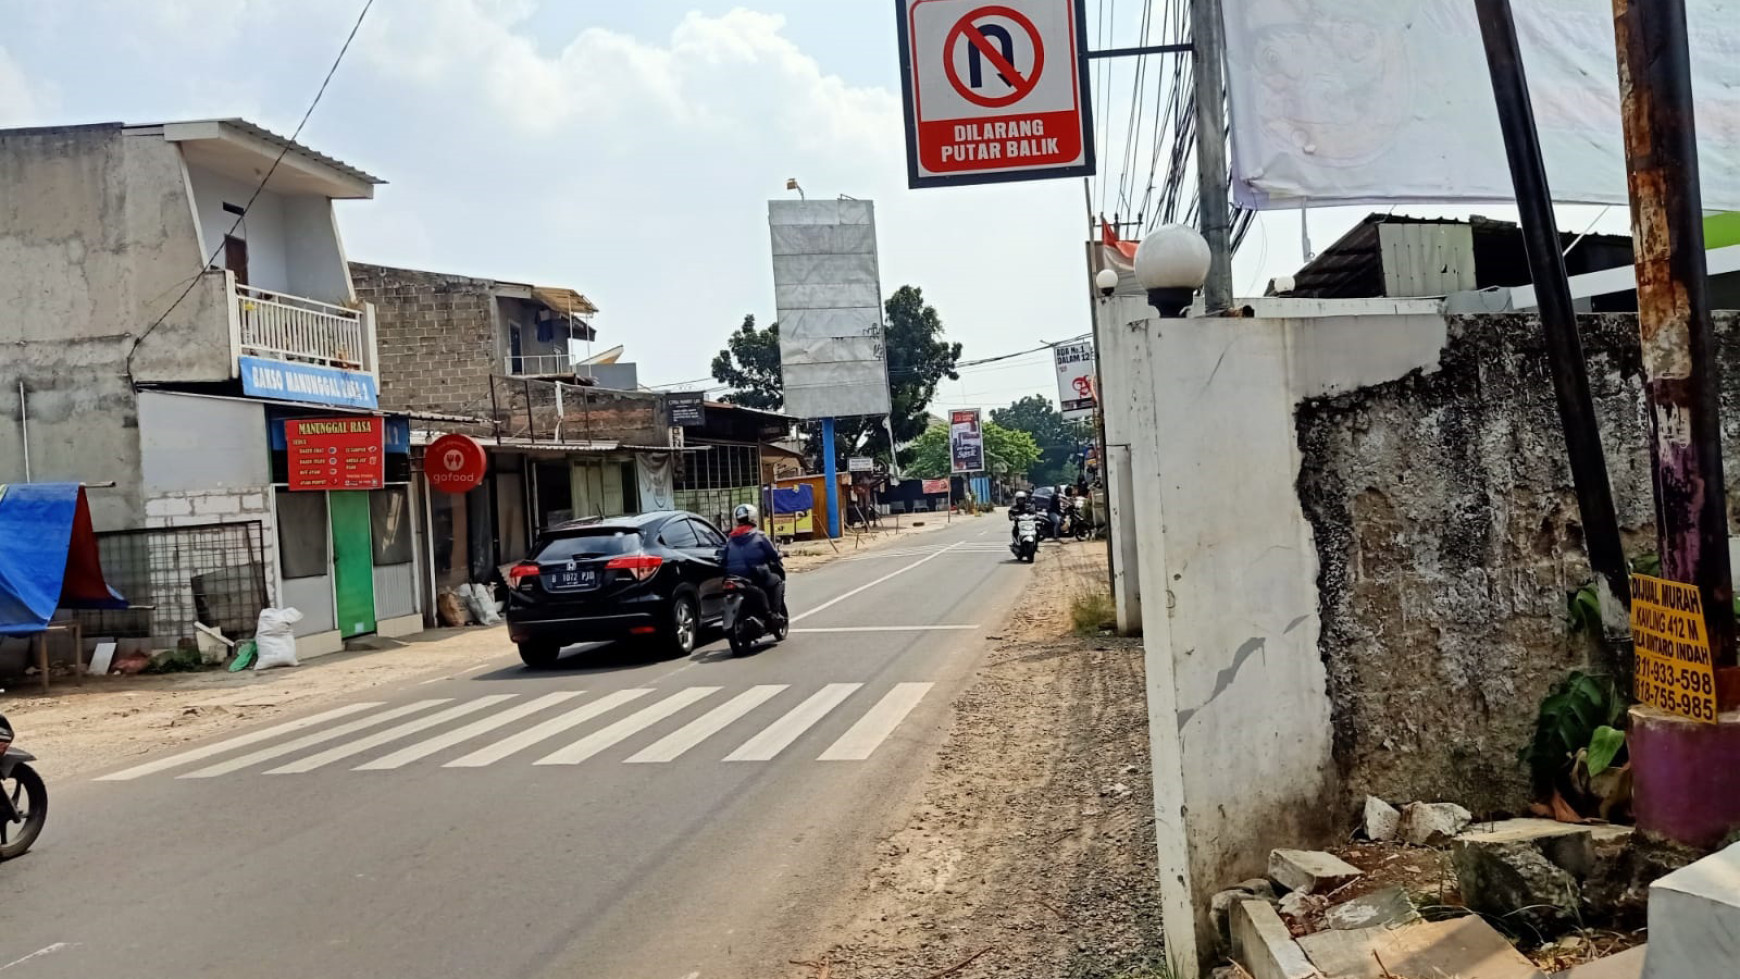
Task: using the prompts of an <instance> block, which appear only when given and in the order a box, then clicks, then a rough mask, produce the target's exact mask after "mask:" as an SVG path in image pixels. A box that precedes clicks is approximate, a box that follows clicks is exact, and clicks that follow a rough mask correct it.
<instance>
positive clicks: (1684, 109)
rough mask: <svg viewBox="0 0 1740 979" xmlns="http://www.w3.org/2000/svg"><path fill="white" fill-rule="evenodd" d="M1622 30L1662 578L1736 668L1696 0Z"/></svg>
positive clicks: (1632, 16)
mask: <svg viewBox="0 0 1740 979" xmlns="http://www.w3.org/2000/svg"><path fill="white" fill-rule="evenodd" d="M1613 28H1614V35H1615V37H1616V40H1617V48H1618V55H1619V103H1620V115H1621V117H1622V118H1623V121H1624V124H1625V172H1626V177H1627V180H1628V182H1629V184H1630V191H1631V230H1632V249H1633V252H1634V253H1635V255H1636V262H1637V324H1638V331H1639V333H1640V335H1641V339H1642V349H1643V370H1644V390H1645V392H1646V395H1647V397H1648V400H1649V411H1650V428H1651V432H1652V434H1653V436H1654V438H1653V439H1652V441H1651V442H1650V457H1651V462H1652V463H1653V464H1654V468H1655V513H1656V535H1657V538H1658V540H1659V543H1660V549H1661V550H1660V553H1661V568H1662V574H1663V575H1664V576H1665V577H1667V578H1671V579H1673V580H1675V581H1683V582H1688V583H1691V584H1694V585H1697V587H1698V591H1699V593H1700V594H1701V595H1702V597H1703V605H1704V619H1705V625H1706V628H1707V629H1708V632H1709V638H1710V651H1711V654H1712V656H1713V658H1714V660H1715V663H1716V665H1717V666H1733V665H1734V607H1733V601H1734V586H1733V581H1732V579H1731V576H1730V570H1729V567H1728V514H1727V491H1726V482H1725V481H1724V479H1723V477H1722V442H1721V425H1720V418H1719V410H1720V404H1719V402H1718V399H1717V391H1716V376H1715V333H1714V330H1713V329H1712V328H1711V325H1710V297H1709V290H1708V285H1709V283H1708V278H1707V270H1706V268H1705V263H1704V225H1703V194H1702V191H1701V189H1700V187H1699V183H1698V144H1697V128H1696V126H1695V125H1694V122H1693V116H1692V72H1691V58H1690V54H1689V52H1688V50H1687V44H1686V8H1685V4H1684V2H1683V0H1613ZM1724 706H1728V705H1724Z"/></svg>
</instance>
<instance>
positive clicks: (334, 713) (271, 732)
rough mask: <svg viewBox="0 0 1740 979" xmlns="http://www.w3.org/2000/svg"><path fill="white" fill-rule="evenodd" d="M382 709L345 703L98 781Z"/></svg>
mask: <svg viewBox="0 0 1740 979" xmlns="http://www.w3.org/2000/svg"><path fill="white" fill-rule="evenodd" d="M379 706H381V704H380V702H379V701H370V702H368V703H361V704H345V705H344V706H343V707H334V708H333V709H331V710H328V711H322V712H320V713H318V714H312V715H310V716H308V717H299V718H297V719H296V720H294V721H287V722H285V723H283V724H274V725H272V726H271V727H268V728H262V729H260V730H258V731H253V732H251V733H248V734H243V735H240V736H238V737H234V738H230V739H229V740H228V741H219V742H218V743H217V744H208V745H206V746H205V747H203V748H195V749H193V750H192V751H184V752H182V753H181V754H179V755H170V756H169V757H167V758H159V759H157V760H156V761H148V762H146V763H145V764H143V765H138V766H135V767H133V768H129V769H127V770H126V771H121V772H116V773H114V774H113V775H103V776H100V777H99V778H97V779H96V781H98V782H126V781H130V780H132V779H136V778H139V777H141V776H145V775H153V774H156V773H157V772H161V771H164V770H166V769H170V768H175V767H176V766H178V765H185V764H188V763H189V762H195V761H199V760H201V759H203V758H210V757H211V756H213V755H221V754H223V753H224V752H226V751H230V750H232V749H234V748H242V747H246V746H247V745H250V744H259V743H260V742H261V741H267V740H270V739H272V738H275V737H277V736H278V735H280V734H289V733H290V732H291V731H300V730H302V729H303V728H305V727H313V726H314V725H316V724H319V723H321V722H322V721H330V720H333V719H335V718H339V717H345V716H348V715H350V714H355V713H356V712H358V711H364V710H372V709H373V708H376V707H379Z"/></svg>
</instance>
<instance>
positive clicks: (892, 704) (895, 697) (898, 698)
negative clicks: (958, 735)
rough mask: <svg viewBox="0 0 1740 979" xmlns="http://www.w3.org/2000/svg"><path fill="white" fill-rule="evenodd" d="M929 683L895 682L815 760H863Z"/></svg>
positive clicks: (919, 697) (904, 716) (889, 732)
mask: <svg viewBox="0 0 1740 979" xmlns="http://www.w3.org/2000/svg"><path fill="white" fill-rule="evenodd" d="M933 686H935V684H931V683H896V684H895V685H894V689H893V690H890V691H888V693H887V694H886V695H884V696H883V698H882V699H881V700H878V701H877V702H876V706H874V707H872V708H870V709H869V710H868V711H866V712H865V713H864V716H863V717H861V718H859V719H858V723H856V724H854V725H852V726H851V727H850V728H849V729H847V731H846V733H845V734H842V735H840V740H838V741H835V742H834V743H833V744H831V745H829V746H828V750H826V751H824V752H822V754H821V757H820V758H817V759H816V760H817V761H863V760H864V759H866V758H868V757H870V754H871V753H872V752H874V751H875V750H876V748H877V746H878V745H880V744H882V742H883V741H885V740H887V738H888V736H889V735H890V734H893V733H894V729H895V728H897V727H899V726H900V722H901V721H904V720H906V715H908V714H910V713H912V709H913V708H914V707H917V706H918V702H919V701H921V700H923V699H924V695H925V694H927V693H930V688H931V687H933Z"/></svg>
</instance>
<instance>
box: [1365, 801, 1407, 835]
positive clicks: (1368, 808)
mask: <svg viewBox="0 0 1740 979" xmlns="http://www.w3.org/2000/svg"><path fill="white" fill-rule="evenodd" d="M1401 830H1402V811H1401V810H1400V809H1397V808H1396V807H1395V806H1392V805H1390V804H1389V803H1387V802H1385V801H1384V800H1382V799H1380V798H1378V797H1377V796H1375V795H1368V796H1366V797H1365V838H1366V839H1368V840H1371V841H1372V842H1373V843H1388V842H1389V841H1391V840H1393V839H1395V838H1396V837H1397V835H1398V834H1400V833H1401Z"/></svg>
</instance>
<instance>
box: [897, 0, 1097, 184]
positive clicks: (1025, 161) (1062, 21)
mask: <svg viewBox="0 0 1740 979" xmlns="http://www.w3.org/2000/svg"><path fill="white" fill-rule="evenodd" d="M1085 4H1086V0H1000V2H991V0H895V7H896V8H897V9H898V11H899V15H900V59H901V69H902V70H901V93H902V95H903V96H904V98H905V103H906V169H907V181H908V183H909V184H910V185H911V186H913V187H933V186H946V185H949V184H981V183H992V182H996V181H1003V180H1037V179H1042V178H1047V177H1074V176H1082V175H1085V174H1091V173H1093V172H1094V157H1093V143H1094V141H1093V120H1092V118H1091V116H1090V114H1089V111H1088V105H1089V97H1088V81H1087V78H1088V75H1087V59H1086V57H1085V51H1084V49H1083V45H1084V40H1083V38H1084V35H1085V31H1086V24H1087V14H1086V9H1085Z"/></svg>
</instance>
